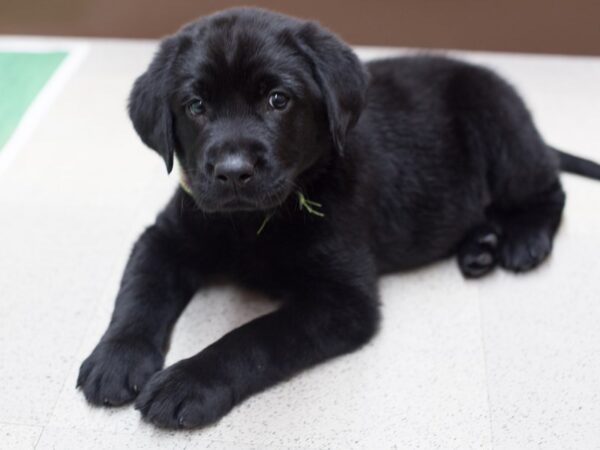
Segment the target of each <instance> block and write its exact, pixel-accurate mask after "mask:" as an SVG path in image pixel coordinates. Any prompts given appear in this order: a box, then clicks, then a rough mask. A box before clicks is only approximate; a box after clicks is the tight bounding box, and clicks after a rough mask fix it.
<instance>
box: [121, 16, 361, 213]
mask: <svg viewBox="0 0 600 450" xmlns="http://www.w3.org/2000/svg"><path fill="white" fill-rule="evenodd" d="M366 86H367V79H366V75H365V71H364V68H363V66H362V65H361V64H360V62H359V61H358V59H357V58H356V56H355V55H354V53H353V52H352V51H351V50H350V48H348V47H347V46H346V45H345V44H343V43H342V42H340V41H339V40H338V39H337V38H336V37H335V36H334V35H332V34H331V33H329V32H327V31H326V30H324V29H323V28H320V27H319V26H317V25H315V24H314V23H310V22H304V21H300V20H296V19H293V18H291V17H286V16H282V15H279V14H275V13H271V12H267V11H263V10H257V9H234V10H229V11H225V12H222V13H219V14H216V15H213V16H208V17H205V18H202V19H200V20H198V21H197V22H194V23H191V24H189V25H187V26H185V27H184V28H182V29H181V30H180V31H179V32H178V33H177V34H175V35H173V36H171V37H168V38H167V39H165V40H164V41H163V42H162V44H161V46H160V48H159V50H158V52H157V54H156V55H155V57H154V60H153V61H152V63H151V64H150V66H149V68H148V70H147V71H146V72H145V73H144V74H143V75H141V76H140V77H139V78H138V79H137V81H136V82H135V85H134V87H133V90H132V92H131V97H130V102H129V113H130V117H131V120H132V121H133V124H134V126H135V129H136V131H137V132H138V134H139V135H140V137H141V138H142V140H143V141H144V143H145V144H146V145H148V146H149V147H151V148H152V149H154V150H156V151H157V152H158V153H159V154H160V155H161V156H162V157H163V159H164V160H165V163H166V166H167V170H168V171H170V170H171V168H172V166H173V159H174V156H175V155H176V156H177V158H178V159H179V161H180V163H181V165H182V169H183V171H184V174H185V176H186V179H187V181H188V184H189V185H190V188H191V191H192V195H193V197H194V199H195V200H196V203H197V204H198V206H199V207H200V208H201V209H203V210H205V211H208V212H213V211H236V210H265V209H270V208H273V207H275V206H277V205H278V204H280V203H282V202H283V201H285V199H286V198H287V197H288V195H289V194H290V193H291V192H292V191H294V190H295V189H297V188H298V185H299V184H301V183H302V179H303V177H304V178H305V177H306V176H307V174H309V173H310V171H311V168H313V167H314V166H315V165H316V164H318V162H319V161H322V160H324V159H326V158H328V157H331V156H333V155H336V154H337V155H339V154H341V153H342V150H343V147H344V139H345V137H346V134H347V133H348V130H349V129H350V128H351V127H352V126H353V125H354V123H355V122H356V121H357V119H358V117H359V115H360V111H361V108H362V105H363V102H364V97H365V91H366Z"/></svg>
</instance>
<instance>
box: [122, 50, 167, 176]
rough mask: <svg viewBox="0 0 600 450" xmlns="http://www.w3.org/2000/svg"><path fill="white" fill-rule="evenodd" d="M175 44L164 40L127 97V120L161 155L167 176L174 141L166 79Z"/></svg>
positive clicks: (144, 140) (145, 141)
mask: <svg viewBox="0 0 600 450" xmlns="http://www.w3.org/2000/svg"><path fill="white" fill-rule="evenodd" d="M177 47H178V44H177V42H176V41H175V39H173V38H167V39H166V40H164V41H163V43H162V44H161V46H160V48H159V50H158V52H157V53H156V55H155V56H154V59H153V60H152V63H150V66H149V67H148V70H146V72H145V73H144V74H142V75H141V76H140V77H139V78H138V79H137V80H136V81H135V83H134V85H133V89H132V91H131V94H130V96H129V117H130V118H131V121H132V122H133V126H134V128H135V131H137V133H138V135H139V136H140V138H141V139H142V141H143V142H144V144H146V145H147V146H148V147H150V148H151V149H153V150H155V151H156V152H157V153H158V154H159V155H161V156H162V157H163V159H164V161H165V165H166V166H167V172H169V173H171V170H172V169H173V154H174V151H175V140H174V136H173V116H172V113H171V109H170V107H169V101H168V95H169V77H170V72H171V68H172V66H173V62H174V60H175V57H176V55H177V51H178V48H177Z"/></svg>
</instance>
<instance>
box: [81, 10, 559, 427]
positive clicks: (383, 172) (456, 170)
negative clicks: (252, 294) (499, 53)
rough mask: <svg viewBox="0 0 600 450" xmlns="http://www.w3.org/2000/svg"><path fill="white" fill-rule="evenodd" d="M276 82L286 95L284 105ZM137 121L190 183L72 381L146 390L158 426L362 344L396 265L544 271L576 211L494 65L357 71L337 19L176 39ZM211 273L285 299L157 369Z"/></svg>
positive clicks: (264, 17) (212, 25)
mask: <svg viewBox="0 0 600 450" xmlns="http://www.w3.org/2000/svg"><path fill="white" fill-rule="evenodd" d="M273 91H279V92H282V93H284V94H285V95H286V96H287V97H288V98H289V103H288V104H287V105H286V106H285V107H283V108H281V109H274V108H273V107H271V106H270V104H269V101H270V100H269V98H271V97H270V93H272V92H273ZM199 99H202V101H203V103H199ZM191 104H195V105H196V106H197V108H196V109H192V110H193V111H202V112H201V113H197V112H194V113H192V112H190V111H192V110H190V107H189V105H191ZM198 105H200V106H198ZM130 114H131V119H132V121H133V123H134V126H135V128H136V130H137V131H138V133H139V134H140V136H141V138H142V140H143V141H144V142H145V143H146V144H147V145H149V146H150V147H152V148H153V149H155V150H156V151H157V152H158V153H159V154H161V155H162V157H163V158H164V159H165V162H166V165H167V168H168V169H169V170H170V168H171V166H172V164H173V155H174V154H175V155H176V156H177V157H178V159H179V160H180V162H181V165H182V168H183V171H184V174H185V180H186V182H187V183H188V184H189V187H190V189H191V192H192V194H191V195H189V194H188V193H186V192H184V190H182V189H178V191H177V192H176V193H175V196H174V197H173V199H172V200H171V201H170V203H169V204H168V205H167V207H166V209H165V210H164V211H163V212H162V213H161V214H160V215H159V216H158V218H157V220H156V223H155V224H154V225H153V226H151V227H150V228H148V229H147V230H146V231H145V232H144V234H143V235H142V236H141V237H140V239H139V240H138V242H137V243H136V245H135V247H134V249H133V252H132V254H131V257H130V260H129V263H128V265H127V268H126V270H125V274H124V276H123V280H122V283H121V288H120V291H119V294H118V296H117V300H116V306H115V311H114V314H113V317H112V319H111V322H110V325H109V327H108V330H107V331H106V333H105V334H104V336H103V337H102V339H101V341H100V343H99V344H98V346H97V347H96V349H95V350H94V351H93V352H92V354H91V355H90V356H89V357H88V358H87V359H86V360H85V361H84V363H83V365H82V367H81V372H80V375H79V380H78V384H79V386H80V387H81V389H82V390H83V392H84V394H85V396H86V398H87V399H88V400H89V401H90V402H91V403H94V404H107V405H120V404H123V403H125V402H128V401H131V400H133V399H134V398H135V397H136V396H137V400H136V407H137V408H138V409H139V410H140V411H141V413H142V415H143V416H144V417H145V418H146V419H148V420H150V421H152V422H153V423H155V424H156V425H159V426H163V427H186V428H187V427H196V426H202V425H205V424H208V423H211V422H213V421H215V420H217V419H219V418H220V417H222V416H223V415H224V414H226V413H227V412H228V411H229V410H230V409H231V408H233V407H234V406H235V405H236V404H238V403H239V402H241V401H242V400H243V399H245V398H247V397H248V396H250V395H252V394H254V393H256V392H258V391H260V390H262V389H265V388H267V387H269V386H271V385H273V384H275V383H277V382H279V381H282V380H285V379H286V378H288V377H290V376H292V375H294V374H296V373H298V372H299V371H301V370H303V369H306V368H308V367H311V366H313V365H315V364H317V363H319V362H321V361H324V360H326V359H329V358H332V357H334V356H336V355H340V354H343V353H347V352H350V351H353V350H355V349H357V348H358V347H360V346H361V345H363V344H364V343H366V342H367V341H368V340H369V339H371V337H372V336H373V335H374V334H375V332H376V330H377V326H378V321H379V310H378V293H377V277H378V275H380V274H382V273H385V272H392V271H397V270H400V269H408V268H413V267H417V266H420V265H423V264H426V263H429V262H431V261H435V260H437V259H440V258H444V257H447V256H450V255H452V254H455V253H457V254H458V258H459V266H460V269H461V270H462V272H463V273H464V275H465V276H467V277H478V276H481V275H483V274H485V273H487V272H489V271H490V270H491V269H492V268H493V267H494V266H495V265H496V264H500V265H501V266H503V267H505V268H507V269H510V270H513V271H524V270H528V269H531V268H533V267H535V266H536V265H538V264H539V263H540V262H542V261H543V260H544V258H546V256H547V255H548V254H549V252H550V250H551V247H552V240H553V237H554V233H555V231H556V229H557V227H558V224H559V222H560V218H561V213H562V209H563V205H564V200H565V196H564V193H563V191H562V189H561V185H560V182H559V159H558V157H557V154H556V152H555V151H554V150H552V149H550V148H549V147H548V146H547V145H546V144H545V143H544V142H543V140H542V139H541V137H540V136H539V134H538V132H537V131H536V128H535V126H534V124H533V122H532V119H531V116H530V114H529V113H528V111H527V109H526V107H525V106H524V104H523V102H522V101H521V99H520V98H519V97H518V95H517V94H516V93H515V91H514V89H513V88H512V87H511V86H509V85H508V84H507V83H506V82H505V81H503V80H502V79H500V78H499V77H498V76H496V75H495V74H494V73H492V72H490V71H489V70H486V69H484V68H481V67H477V66H473V65H468V64H465V63H463V62H459V61H455V60H451V59H446V58H443V57H434V56H414V57H406V58H395V59H388V60H382V61H376V62H372V63H370V64H368V65H366V66H363V65H362V64H361V63H360V62H359V61H358V60H357V58H356V56H355V55H354V54H353V53H352V51H351V50H350V49H349V48H348V47H347V46H346V45H345V44H343V43H342V42H341V41H339V40H338V39H337V38H336V37H335V36H334V35H332V34H330V33H329V32H327V31H326V30H324V29H322V28H320V27H318V26H317V25H315V24H312V23H307V22H303V21H300V20H296V19H293V18H289V17H285V16H281V15H276V14H273V13H270V12H266V11H261V10H255V9H236V10H230V11H226V12H223V13H220V14H217V15H214V16H210V17H206V18H202V19H200V20H199V21H197V22H195V23H192V24H190V25H188V26H186V27H184V28H183V29H182V30H181V31H180V32H179V33H177V34H176V35H174V36H172V37H169V38H167V39H166V40H165V41H164V42H163V44H162V45H161V47H160V49H159V51H158V53H157V55H156V57H155V59H154V61H153V62H152V64H151V65H150V67H149V68H148V71H147V72H146V73H145V74H143V75H142V76H141V77H140V78H139V79H138V80H137V81H136V83H135V86H134V88H133V91H132V94H131V101H130ZM300 194H302V196H303V197H302V198H304V199H308V200H310V201H312V202H318V203H319V204H320V205H321V206H319V205H316V204H315V203H309V204H308V208H307V205H306V204H304V205H303V206H302V207H301V206H300V203H299V199H300V198H301V196H300ZM311 211H312V212H311ZM323 215H324V216H323ZM259 230H260V233H259V232H258V231H259ZM217 276H226V277H229V279H231V280H232V282H235V283H238V284H240V285H243V286H247V287H250V288H253V289H258V290H261V291H263V292H265V293H266V294H267V295H270V296H272V297H274V298H278V299H281V300H282V301H283V306H282V307H281V309H279V310H278V311H276V312H274V313H271V314H268V315H266V316H264V317H261V318H258V319H256V320H254V321H252V322H250V323H248V324H246V325H244V326H242V327H240V328H238V329H235V330H233V331H231V332H230V333H229V334H227V335H225V336H224V337H223V338H222V339H220V340H219V341H217V342H215V343H214V344H213V345H211V346H209V347H208V348H206V349H204V350H203V351H201V352H200V353H198V354H197V355H196V356H193V357H191V358H189V359H186V360H183V361H180V362H178V363H177V364H175V365H173V366H171V367H168V368H166V369H164V370H161V368H162V365H163V362H164V353H165V351H166V348H167V343H168V340H169V333H170V331H171V330H172V328H173V326H174V324H175V321H176V320H177V317H178V316H179V314H180V313H181V311H182V310H183V309H184V308H185V306H186V304H187V303H188V301H189V300H190V299H191V298H192V296H193V295H194V293H195V292H196V291H197V290H198V289H200V288H202V287H204V286H206V285H207V284H208V283H210V282H211V281H212V280H213V279H214V278H215V277H217ZM198 332H199V333H201V332H202V330H199V331H198ZM138 394H139V395H138Z"/></svg>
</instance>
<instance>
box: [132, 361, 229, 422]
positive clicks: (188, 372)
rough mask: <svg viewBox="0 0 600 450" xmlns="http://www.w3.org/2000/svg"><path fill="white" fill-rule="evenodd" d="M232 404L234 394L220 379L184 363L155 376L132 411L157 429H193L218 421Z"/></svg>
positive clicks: (194, 365)
mask: <svg viewBox="0 0 600 450" xmlns="http://www.w3.org/2000/svg"><path fill="white" fill-rule="evenodd" d="M234 404H235V400H234V395H233V390H232V389H231V387H230V386H229V385H228V384H227V382H226V381H225V380H224V379H223V378H222V377H218V376H216V375H215V373H213V371H207V370H203V368H202V367H198V365H197V364H193V363H192V362H191V360H184V361H180V362H179V363H177V364H175V365H173V366H171V367H169V368H167V369H165V370H163V371H162V372H158V373H157V374H155V375H154V376H153V377H152V378H151V379H150V381H149V382H148V383H147V384H146V386H145V387H144V389H143V390H142V392H141V393H140V395H139V396H138V398H137V400H136V401H135V408H136V409H138V410H139V411H140V412H141V413H142V416H143V417H144V418H145V419H146V420H148V421H150V422H152V423H153V424H155V425H157V426H159V427H163V428H195V427H200V426H204V425H208V424H210V423H212V422H215V421H216V420H218V419H220V418H221V417H223V416H224V415H225V414H226V413H227V412H229V411H230V410H231V408H233V406H234Z"/></svg>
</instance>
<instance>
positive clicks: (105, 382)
mask: <svg viewBox="0 0 600 450" xmlns="http://www.w3.org/2000/svg"><path fill="white" fill-rule="evenodd" d="M163 364H164V357H163V355H162V354H161V353H160V352H159V351H158V350H157V349H156V348H155V347H154V345H152V344H150V343H149V342H147V341H144V340H141V339H132V338H125V339H108V340H106V341H104V340H103V341H100V343H99V344H98V345H97V346H96V348H95V349H94V351H93V352H92V354H91V355H90V356H88V357H87V359H86V360H85V361H84V362H83V364H81V368H80V369H79V377H78V379H77V387H78V388H81V389H82V390H83V393H84V395H85V398H86V399H87V401H88V402H90V403H92V404H95V405H106V406H119V405H123V404H124V403H127V402H130V401H132V400H133V399H134V398H135V397H136V396H137V395H138V392H139V391H140V389H141V388H142V387H143V386H144V385H145V384H146V382H147V381H148V379H149V378H150V377H151V376H152V374H154V373H155V372H157V371H158V370H160V369H161V367H162V366H163Z"/></svg>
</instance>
